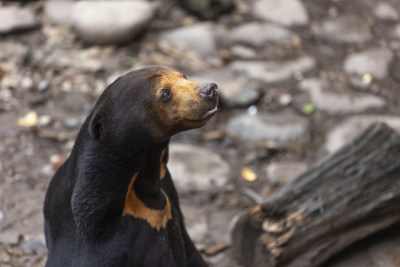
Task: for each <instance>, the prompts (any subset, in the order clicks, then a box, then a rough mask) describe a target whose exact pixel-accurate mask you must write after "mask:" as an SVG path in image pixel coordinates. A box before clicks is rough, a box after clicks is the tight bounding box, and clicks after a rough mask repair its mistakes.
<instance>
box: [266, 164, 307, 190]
mask: <svg viewBox="0 0 400 267" xmlns="http://www.w3.org/2000/svg"><path fill="white" fill-rule="evenodd" d="M307 170H308V166H307V164H305V163H303V162H295V161H287V162H272V163H271V164H269V165H268V167H267V179H268V180H269V181H270V182H271V183H273V184H281V185H287V184H289V183H290V182H292V181H294V180H295V179H296V178H297V177H299V176H300V175H301V174H302V173H304V172H305V171H307Z"/></svg>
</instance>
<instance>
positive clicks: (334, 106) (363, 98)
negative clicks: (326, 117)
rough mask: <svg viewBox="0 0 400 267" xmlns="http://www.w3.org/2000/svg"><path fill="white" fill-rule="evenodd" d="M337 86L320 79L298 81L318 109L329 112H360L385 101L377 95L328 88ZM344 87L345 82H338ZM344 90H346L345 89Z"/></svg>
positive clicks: (381, 105) (379, 106) (377, 106)
mask: <svg viewBox="0 0 400 267" xmlns="http://www.w3.org/2000/svg"><path fill="white" fill-rule="evenodd" d="M335 86H338V84H337V82H336V83H333V84H331V83H329V82H327V81H325V80H322V79H306V80H303V81H302V82H301V83H300V88H301V89H302V90H304V91H307V92H308V93H309V95H310V98H311V101H312V103H313V104H314V105H315V106H316V107H317V108H318V109H320V110H323V111H327V112H330V113H351V112H362V111H365V110H367V109H371V108H382V107H384V106H385V105H386V101H385V100H384V99H383V98H381V97H378V96H374V95H370V94H366V93H355V92H352V93H350V92H349V93H347V92H343V89H342V90H340V91H339V92H335V91H332V90H330V88H333V87H335ZM339 86H343V87H345V86H346V85H345V84H343V83H342V84H339ZM345 91H346V90H345Z"/></svg>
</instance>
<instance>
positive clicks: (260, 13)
mask: <svg viewBox="0 0 400 267" xmlns="http://www.w3.org/2000/svg"><path fill="white" fill-rule="evenodd" d="M253 12H254V14H255V15H256V16H257V17H259V18H262V19H265V20H267V21H272V22H275V23H279V24H282V25H285V26H302V25H306V24H308V22H309V17H308V13H307V10H306V9H305V7H304V5H303V3H302V2H301V1H300V0H284V1H282V0H258V1H256V2H255V3H254V5H253Z"/></svg>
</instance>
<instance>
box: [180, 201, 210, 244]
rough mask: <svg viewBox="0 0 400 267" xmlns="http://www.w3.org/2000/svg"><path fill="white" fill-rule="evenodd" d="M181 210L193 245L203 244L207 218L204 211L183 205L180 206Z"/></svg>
mask: <svg viewBox="0 0 400 267" xmlns="http://www.w3.org/2000/svg"><path fill="white" fill-rule="evenodd" d="M181 209H182V213H183V216H184V218H185V225H186V230H187V231H188V234H189V236H190V238H191V239H192V240H193V242H195V243H201V242H204V240H205V239H206V236H207V233H208V225H207V218H206V216H205V213H204V210H203V209H199V208H196V207H193V206H189V205H185V204H181Z"/></svg>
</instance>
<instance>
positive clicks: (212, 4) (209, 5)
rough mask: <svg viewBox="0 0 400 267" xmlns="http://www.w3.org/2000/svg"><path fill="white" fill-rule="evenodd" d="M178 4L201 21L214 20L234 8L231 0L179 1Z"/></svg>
mask: <svg viewBox="0 0 400 267" xmlns="http://www.w3.org/2000/svg"><path fill="white" fill-rule="evenodd" d="M180 2H181V3H182V4H183V6H184V7H185V8H187V9H188V10H189V11H191V12H192V13H194V14H196V15H197V16H198V17H200V18H201V19H216V18H218V17H219V16H221V15H223V14H225V13H227V12H229V11H231V10H232V8H233V7H234V3H233V1H232V0H180Z"/></svg>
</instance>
